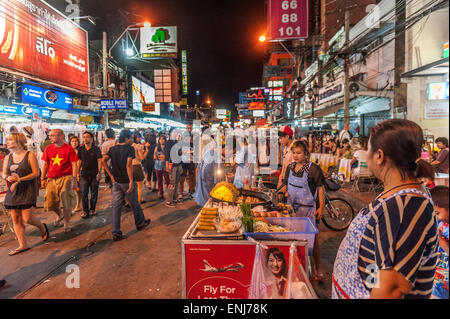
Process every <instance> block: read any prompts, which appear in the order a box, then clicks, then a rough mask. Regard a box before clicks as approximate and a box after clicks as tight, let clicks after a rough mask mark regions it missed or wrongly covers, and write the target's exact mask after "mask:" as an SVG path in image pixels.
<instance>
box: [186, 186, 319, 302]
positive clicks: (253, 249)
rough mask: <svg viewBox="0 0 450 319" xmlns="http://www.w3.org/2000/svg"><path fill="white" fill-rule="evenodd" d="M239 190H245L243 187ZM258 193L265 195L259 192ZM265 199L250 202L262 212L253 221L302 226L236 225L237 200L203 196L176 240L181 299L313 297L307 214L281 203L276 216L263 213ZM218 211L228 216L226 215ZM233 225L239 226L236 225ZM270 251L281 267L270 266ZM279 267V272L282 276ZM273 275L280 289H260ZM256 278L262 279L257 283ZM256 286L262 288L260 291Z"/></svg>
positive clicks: (312, 227) (311, 230) (240, 220)
mask: <svg viewBox="0 0 450 319" xmlns="http://www.w3.org/2000/svg"><path fill="white" fill-rule="evenodd" d="M240 193H241V194H242V193H244V194H250V193H249V192H248V191H247V192H246V191H244V190H240ZM247 196H249V195H247ZM260 198H262V199H267V197H264V196H261V197H260ZM258 204H261V205H258ZM269 204H270V201H269V202H267V201H265V202H263V203H257V202H255V203H253V204H252V206H253V207H252V214H253V213H254V214H255V215H259V216H261V215H263V216H266V217H255V219H256V221H258V222H261V221H263V220H264V221H265V223H268V222H270V224H269V223H268V225H270V227H271V228H270V230H274V229H276V230H278V229H282V228H283V227H290V228H295V227H303V228H304V229H303V231H302V232H300V231H298V229H289V230H288V231H279V232H267V231H264V230H265V229H260V230H262V231H258V232H257V231H256V230H257V229H255V232H253V233H252V232H247V231H246V228H245V227H244V225H243V224H242V223H243V222H244V218H243V217H242V215H241V217H240V218H238V216H239V211H240V206H239V205H238V204H236V203H234V204H233V203H232V202H230V201H221V200H220V201H218V200H217V199H215V198H213V197H211V198H210V199H209V201H208V202H207V203H206V204H205V206H204V207H203V208H202V210H201V212H200V213H199V214H198V216H197V217H196V218H195V220H194V222H193V223H192V224H191V226H190V227H189V229H188V230H187V231H186V233H185V234H184V236H183V237H182V240H181V252H182V283H183V287H182V298H187V299H250V298H302V299H316V298H317V296H316V294H315V292H314V289H313V288H312V286H311V284H310V282H309V280H308V278H309V272H310V268H311V267H310V255H311V252H312V246H313V244H314V235H315V234H316V233H317V228H316V227H315V225H313V224H312V223H311V222H310V221H309V219H306V218H296V217H293V215H292V214H293V212H291V211H289V210H288V209H286V206H283V205H280V210H281V211H280V212H278V215H276V213H275V212H274V211H272V212H267V215H265V214H264V213H263V210H262V209H261V207H262V206H264V205H266V207H269V209H270V205H269ZM286 210H287V211H288V214H286ZM215 212H216V215H215ZM269 213H271V214H269ZM283 213H284V214H283ZM224 216H229V217H230V216H231V218H229V219H228V220H227V219H226V218H223V217H224ZM268 216H271V217H268ZM283 216H286V217H283ZM287 216H289V217H287ZM208 220H212V223H213V224H214V227H212V226H211V223H209V224H208V223H207V222H205V221H208ZM232 220H234V222H235V223H236V224H235V225H234V224H233V222H232ZM263 223H264V222H263ZM272 223H273V224H272ZM255 225H257V226H256V228H258V227H261V226H260V225H258V224H257V223H256V222H255ZM283 225H284V226H283ZM236 226H239V227H237V229H236ZM305 227H306V228H305ZM263 228H264V227H263ZM247 230H248V229H247ZM308 248H310V249H308ZM275 255H277V256H278V257H277V258H278V259H279V260H282V261H283V263H284V267H282V266H281V267H278V268H277V265H276V263H274V264H275V266H273V264H271V261H270V258H274V256H275ZM278 259H277V260H278ZM283 269H284V270H283ZM281 270H283V271H284V273H283V274H282V275H281V274H280V273H281ZM276 276H279V278H282V281H283V282H285V284H284V286H283V287H284V288H283V289H281V288H280V289H281V290H277V289H272V290H269V289H268V288H267V289H266V287H270V282H269V279H274V278H275V277H276ZM261 278H263V279H264V280H267V281H264V282H263V283H261V280H260V279H261ZM258 279H259V281H258ZM278 281H280V280H278ZM272 286H275V285H272ZM261 287H264V288H261ZM272 288H274V287H272ZM294 288H295V289H294ZM261 289H265V290H267V291H264V292H262V293H261V291H259V290H261ZM277 293H279V294H277Z"/></svg>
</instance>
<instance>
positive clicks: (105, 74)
mask: <svg viewBox="0 0 450 319" xmlns="http://www.w3.org/2000/svg"><path fill="white" fill-rule="evenodd" d="M107 44H108V43H107V38H106V32H103V57H102V61H103V63H102V66H103V97H106V96H108V52H107ZM103 114H104V124H105V129H107V128H109V120H108V110H104V111H103Z"/></svg>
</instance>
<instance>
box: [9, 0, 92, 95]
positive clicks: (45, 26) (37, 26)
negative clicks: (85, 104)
mask: <svg viewBox="0 0 450 319" xmlns="http://www.w3.org/2000/svg"><path fill="white" fill-rule="evenodd" d="M0 70H1V71H4V72H9V73H14V74H18V75H20V76H24V77H26V78H29V79H32V80H38V81H42V82H47V83H48V84H52V85H55V86H59V87H61V88H65V89H69V90H70V89H71V90H74V91H78V92H82V93H89V61H88V51H87V32H86V31H84V30H82V29H81V28H80V27H79V26H77V25H76V24H75V23H73V22H72V21H70V20H69V19H67V18H66V17H65V16H63V15H62V14H61V13H59V12H58V11H56V10H55V9H53V8H51V7H50V6H48V5H47V4H45V3H44V2H41V1H39V0H14V1H13V0H9V1H3V0H0Z"/></svg>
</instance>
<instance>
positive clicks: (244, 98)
mask: <svg viewBox="0 0 450 319" xmlns="http://www.w3.org/2000/svg"><path fill="white" fill-rule="evenodd" d="M251 101H253V100H252V99H250V98H248V97H247V92H239V104H240V105H245V107H247V104H248V103H249V102H251Z"/></svg>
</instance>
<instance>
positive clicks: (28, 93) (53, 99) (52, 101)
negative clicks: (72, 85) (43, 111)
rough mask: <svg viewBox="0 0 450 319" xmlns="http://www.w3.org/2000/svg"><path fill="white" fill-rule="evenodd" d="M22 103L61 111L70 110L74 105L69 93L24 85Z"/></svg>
mask: <svg viewBox="0 0 450 319" xmlns="http://www.w3.org/2000/svg"><path fill="white" fill-rule="evenodd" d="M22 101H23V102H25V103H30V104H33V105H39V106H47V107H51V108H54V109H61V110H69V109H70V108H71V107H72V105H73V100H72V97H71V96H70V95H69V94H67V93H63V92H59V91H55V90H52V89H44V88H41V87H39V86H34V85H28V84H23V85H22Z"/></svg>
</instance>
